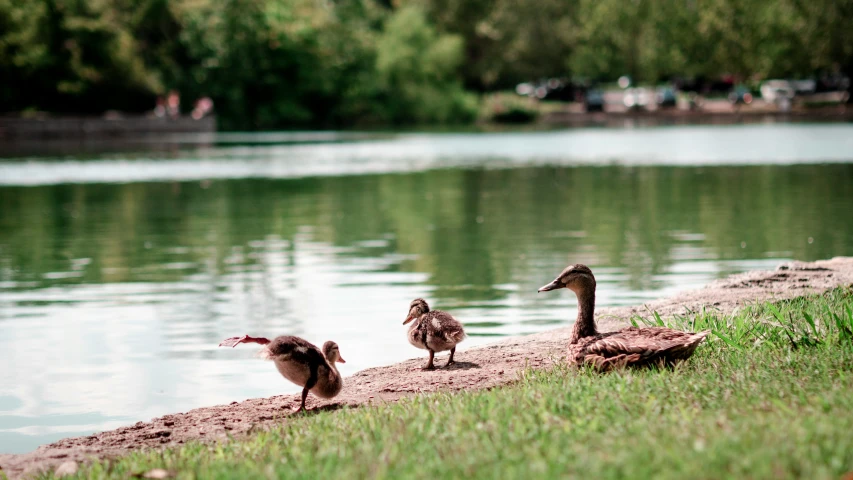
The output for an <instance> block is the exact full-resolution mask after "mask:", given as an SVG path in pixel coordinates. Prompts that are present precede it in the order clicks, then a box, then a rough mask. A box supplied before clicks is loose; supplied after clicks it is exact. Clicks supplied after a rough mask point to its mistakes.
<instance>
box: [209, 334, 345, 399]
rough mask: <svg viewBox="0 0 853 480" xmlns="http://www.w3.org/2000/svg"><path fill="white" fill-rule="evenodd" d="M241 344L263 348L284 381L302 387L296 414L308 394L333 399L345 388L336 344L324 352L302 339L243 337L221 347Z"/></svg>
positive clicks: (263, 354) (229, 340) (326, 345)
mask: <svg viewBox="0 0 853 480" xmlns="http://www.w3.org/2000/svg"><path fill="white" fill-rule="evenodd" d="M240 343H258V344H260V345H264V348H263V349H262V350H261V356H262V357H263V358H265V359H267V360H272V361H273V362H275V367H276V368H277V369H278V371H279V373H281V375H282V376H283V377H284V378H286V379H288V380H290V381H291V382H293V383H295V384H297V385H299V386H301V387H302V403H301V404H300V405H299V408H297V409H296V410H294V412H295V413H299V412H301V411H302V410H304V409H305V398H306V397H307V396H308V392H309V391H310V392H311V393H313V394H314V395H316V396H318V397H320V398H333V397H335V396H336V395H337V394H338V393H340V391H341V388H343V386H344V381H343V378H341V374H340V373H338V369H337V367H335V363H336V362H340V363H346V361H345V360H344V359H343V357H341V352H340V351H339V349H338V344H337V343H335V342H326V343H324V344H323V350H322V351H321V350H320V349H319V348H317V347H316V346H315V345H314V344H313V343H311V342H308V341H306V340H303V339H301V338H299V337H292V336H288V335H282V336H280V337H276V338H274V339H272V340H269V339H266V338H264V337H250V336H248V335H243V336H242V337H231V338H227V339H225V340H223V341H222V343H220V344H219V346H220V347H236V346H237V345H238V344H240Z"/></svg>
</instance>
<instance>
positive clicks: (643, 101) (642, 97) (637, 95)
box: [622, 88, 652, 110]
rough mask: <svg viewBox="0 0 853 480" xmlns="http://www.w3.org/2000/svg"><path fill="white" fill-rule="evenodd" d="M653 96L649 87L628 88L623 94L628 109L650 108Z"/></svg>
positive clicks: (623, 101)
mask: <svg viewBox="0 0 853 480" xmlns="http://www.w3.org/2000/svg"><path fill="white" fill-rule="evenodd" d="M651 97H652V96H651V94H650V93H649V90H648V89H647V88H628V89H625V94H624V95H623V96H622V103H623V104H624V105H625V108H627V109H628V110H639V109H641V108H648V106H649V103H650V101H651Z"/></svg>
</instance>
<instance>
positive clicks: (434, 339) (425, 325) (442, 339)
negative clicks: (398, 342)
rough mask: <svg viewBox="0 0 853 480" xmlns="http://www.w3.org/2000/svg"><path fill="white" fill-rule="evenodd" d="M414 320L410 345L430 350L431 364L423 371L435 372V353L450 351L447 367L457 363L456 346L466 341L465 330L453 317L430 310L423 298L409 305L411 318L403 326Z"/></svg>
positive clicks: (410, 333) (428, 363)
mask: <svg viewBox="0 0 853 480" xmlns="http://www.w3.org/2000/svg"><path fill="white" fill-rule="evenodd" d="M412 320H414V321H415V322H414V323H413V324H412V326H411V327H409V333H408V337H409V343H411V344H412V345H414V346H415V347H417V348H422V349H424V350H429V362H427V364H426V366H424V367H423V370H434V369H435V365H433V363H432V361H433V357H434V356H435V352H443V351H445V350H450V357H449V358H448V359H447V363H446V364H445V365H444V366H445V367H447V366H450V365H453V364H454V363H456V362H455V361H454V360H453V354H454V353H456V344H457V343H459V342H461V341H462V340H464V339H465V330H463V329H462V324H461V323H459V322H458V321H457V320H456V319H455V318H453V315H451V314H449V313H447V312H443V311H441V310H430V309H429V305H428V304H427V302H426V300H424V299H423V298H416V299H414V300H412V303H411V304H410V305H409V316H407V317H406V320H405V321H404V322H403V325H406V324H407V323H409V322H411V321H412Z"/></svg>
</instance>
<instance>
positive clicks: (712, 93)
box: [0, 0, 853, 453]
mask: <svg viewBox="0 0 853 480" xmlns="http://www.w3.org/2000/svg"><path fill="white" fill-rule="evenodd" d="M851 24H853V1H850V0H837V1H829V0H812V1H801V0H780V1H773V2H770V1H756V0H739V1H734V0H687V1H684V2H671V1H663V0H660V1H657V0H655V1H653V0H630V1H623V0H597V1H593V0H566V1H552V0H537V1H535V2H534V1H529V0H523V1H509V0H506V1H504V0H497V1H489V2H486V1H480V0H467V1H457V0H423V1H399V2H398V1H390V2H389V1H382V0H340V1H324V0H288V1H284V0H217V1H213V0H139V1H129V0H30V1H26V2H21V1H18V0H0V332H2V335H0V352H2V360H0V453H12V452H24V451H28V450H32V449H33V448H35V447H36V446H38V445H39V444H42V443H46V442H50V441H54V440H57V439H60V438H62V437H65V436H72V435H85V434H89V433H92V432H95V431H98V430H103V429H107V428H113V427H118V426H121V425H125V424H128V423H132V422H136V421H139V420H148V419H151V418H152V417H155V416H159V415H163V414H167V413H172V412H176V411H180V410H186V409H190V408H194V407H200V406H205V405H211V404H217V403H227V402H231V401H236V400H242V399H245V398H249V397H257V396H269V395H275V394H281V393H290V392H295V391H297V390H298V387H295V386H293V385H291V384H289V383H287V382H286V381H284V380H282V379H281V378H280V376H279V375H278V373H277V372H276V371H275V369H274V368H273V367H272V365H270V364H269V363H266V362H262V361H260V360H258V359H257V358H254V356H253V355H254V349H253V348H251V347H246V346H243V347H239V348H236V349H218V348H217V344H218V342H219V341H221V340H222V339H224V338H226V337H230V336H234V335H240V334H252V335H264V336H275V335H280V334H293V335H299V336H302V337H304V338H306V339H308V340H309V341H311V342H314V343H317V344H320V343H322V342H323V341H325V340H335V341H336V342H338V343H339V344H340V346H341V352H342V355H343V356H344V357H345V358H346V359H347V362H348V363H347V364H345V365H342V367H343V368H342V372H343V373H344V374H345V375H350V374H352V373H354V372H356V371H358V370H361V369H363V368H367V367H373V366H379V365H384V364H388V363H391V362H395V361H400V360H403V359H406V358H412V357H415V356H419V355H422V354H423V352H422V351H419V350H416V349H414V347H412V346H410V345H409V344H408V343H407V342H406V339H405V328H406V327H403V326H402V325H401V323H402V321H403V319H404V318H405V315H406V313H407V307H408V305H409V302H410V301H411V300H412V299H413V298H415V297H418V296H422V297H425V298H426V299H427V300H428V301H429V302H430V304H431V306H433V307H435V308H441V309H446V310H449V311H451V312H452V313H453V314H454V315H455V316H456V317H457V318H459V319H460V320H461V321H462V322H463V323H464V324H465V326H466V329H467V331H468V333H469V335H470V337H469V338H468V339H467V340H466V341H465V343H463V344H462V345H461V352H460V354H459V357H460V358H463V359H464V355H465V349H467V348H470V347H472V346H475V345H481V344H484V343H489V342H493V341H496V340H497V339H499V338H500V337H505V336H510V335H523V334H529V333H534V332H540V331H544V330H548V329H553V328H556V327H558V326H562V325H567V324H569V322H570V321H571V319H572V318H573V317H574V315H575V314H576V306H575V300H574V298H573V297H572V296H571V295H570V294H569V295H567V294H560V293H557V294H552V295H537V294H536V289H537V288H538V287H539V286H541V285H543V284H544V283H547V282H548V281H550V280H552V279H553V278H554V276H555V275H556V274H557V273H559V272H560V271H561V270H562V269H563V268H564V267H565V266H566V265H568V264H569V263H576V262H583V263H586V264H588V265H590V266H591V268H592V269H593V271H594V272H595V274H596V277H597V279H598V297H597V298H598V304H599V305H603V306H619V305H640V304H642V303H643V302H646V301H648V300H652V299H656V298H660V297H663V296H667V295H671V294H673V293H676V292H679V291H683V290H685V289H694V288H699V287H701V286H703V285H706V284H708V283H709V282H711V281H714V280H715V279H719V278H722V277H725V276H727V275H729V274H732V273H736V272H742V271H746V270H751V269H772V268H775V266H776V265H778V264H779V263H781V262H783V261H787V260H791V259H797V260H816V259H822V258H829V257H833V256H837V255H853V222H851V221H850V218H851V216H850V213H849V210H850V206H851V205H853V188H851V185H853V123H851V121H850V120H851V118H853V109H851V108H850V107H849V106H848V105H849V102H850V89H851V85H850V77H851V75H853V29H851V28H850V26H851Z"/></svg>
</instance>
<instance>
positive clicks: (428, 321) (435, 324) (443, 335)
mask: <svg viewBox="0 0 853 480" xmlns="http://www.w3.org/2000/svg"><path fill="white" fill-rule="evenodd" d="M420 320H421V323H422V325H423V326H422V327H421V328H424V329H425V330H426V332H427V334H428V335H430V336H432V337H436V338H440V339H442V340H444V341H446V342H449V343H454V344H456V343H459V342H461V341H462V340H464V339H465V329H464V328H462V324H461V323H459V321H458V320H456V319H455V318H453V315H451V314H449V313H447V312H444V311H442V310H433V311H431V312H428V313H426V314H424V315H423V316H422V317H421V319H420Z"/></svg>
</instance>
